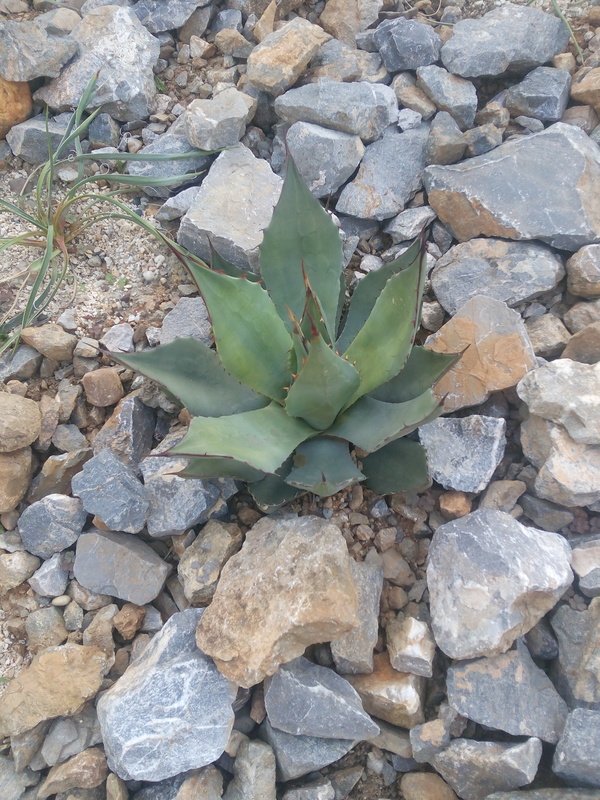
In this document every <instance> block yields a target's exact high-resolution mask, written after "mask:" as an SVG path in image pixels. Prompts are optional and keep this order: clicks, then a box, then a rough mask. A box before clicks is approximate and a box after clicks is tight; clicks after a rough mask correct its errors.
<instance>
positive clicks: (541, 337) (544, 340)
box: [525, 314, 571, 360]
mask: <svg viewBox="0 0 600 800" xmlns="http://www.w3.org/2000/svg"><path fill="white" fill-rule="evenodd" d="M525 325H526V327H527V335H528V336H529V340H530V341H531V344H532V346H533V349H534V351H535V354H536V355H537V356H540V357H541V358H544V359H548V360H553V359H555V358H558V357H559V356H560V355H561V354H562V353H563V351H564V349H565V347H566V345H567V344H568V342H569V340H570V339H571V334H570V333H569V331H568V330H567V329H566V328H565V326H564V325H563V323H562V322H561V321H560V319H559V318H558V317H555V316H554V314H542V316H541V317H529V319H527V320H526V322H525Z"/></svg>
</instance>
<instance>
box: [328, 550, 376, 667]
mask: <svg viewBox="0 0 600 800" xmlns="http://www.w3.org/2000/svg"><path fill="white" fill-rule="evenodd" d="M350 569H351V570H352V575H353V576H354V583H355V584H356V589H357V591H358V608H359V617H360V623H359V625H358V627H357V628H355V629H354V630H353V631H350V633H345V634H344V635H343V636H340V637H339V638H338V639H335V640H334V641H333V642H331V655H332V656H333V660H334V663H335V667H336V669H337V671H338V672H341V673H342V674H350V675H357V674H360V673H369V672H372V671H373V651H374V649H375V645H376V644H377V637H378V633H379V604H380V601H381V592H382V589H383V567H382V566H381V564H380V563H373V562H372V561H371V560H366V561H362V562H360V563H359V562H357V561H352V562H351V563H350Z"/></svg>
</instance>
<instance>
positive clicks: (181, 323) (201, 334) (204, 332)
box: [160, 297, 213, 345]
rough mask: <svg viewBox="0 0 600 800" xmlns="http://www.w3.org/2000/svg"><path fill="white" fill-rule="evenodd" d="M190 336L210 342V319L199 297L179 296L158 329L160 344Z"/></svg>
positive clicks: (208, 343)
mask: <svg viewBox="0 0 600 800" xmlns="http://www.w3.org/2000/svg"><path fill="white" fill-rule="evenodd" d="M190 336H191V337H192V339H198V340H199V341H201V342H204V344H207V345H211V344H212V341H213V340H212V335H211V327H210V319H209V316H208V310H207V308H206V304H205V302H204V300H203V299H202V298H201V297H181V298H180V299H179V300H178V301H177V305H176V306H175V308H174V309H173V310H172V311H169V313H168V314H167V315H166V316H165V318H164V320H163V324H162V328H161V330H160V344H169V343H170V342H173V341H175V339H180V338H182V337H190Z"/></svg>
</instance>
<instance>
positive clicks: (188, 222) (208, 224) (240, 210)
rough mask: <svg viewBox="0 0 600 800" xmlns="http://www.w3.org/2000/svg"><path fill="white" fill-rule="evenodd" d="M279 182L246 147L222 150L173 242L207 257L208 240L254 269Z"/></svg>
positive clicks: (228, 257)
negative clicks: (175, 241)
mask: <svg viewBox="0 0 600 800" xmlns="http://www.w3.org/2000/svg"><path fill="white" fill-rule="evenodd" d="M281 185H282V180H281V178H280V177H279V176H278V175H275V174H274V173H273V172H272V171H271V168H270V167H269V165H268V163H267V162H266V161H263V160H262V159H257V158H255V157H254V156H253V155H252V153H251V152H250V150H248V148H247V147H244V146H243V145H237V146H236V147H232V148H231V149H229V150H225V151H224V152H223V153H221V155H220V156H219V157H218V158H217V160H216V161H215V162H214V164H213V165H212V167H211V168H210V172H209V173H208V175H207V176H206V178H205V179H204V181H203V183H202V186H201V187H200V191H199V192H198V195H197V197H196V199H195V200H194V202H193V203H192V205H191V207H190V209H189V211H188V212H187V214H186V215H185V217H183V219H182V220H181V226H180V228H179V233H178V236H177V241H178V242H179V244H181V245H183V246H184V247H187V248H188V250H191V251H192V252H193V253H195V254H196V255H199V256H200V257H201V258H204V259H210V246H209V240H210V242H212V244H213V246H214V248H215V249H216V250H217V251H218V252H219V253H220V254H221V255H222V256H223V258H225V259H226V260H227V261H229V262H231V263H232V264H235V265H236V266H238V267H241V268H245V269H248V268H251V269H253V270H256V269H257V267H258V246H259V244H260V243H261V241H262V232H263V230H264V228H266V227H267V225H268V223H269V221H270V220H271V216H272V214H273V208H274V207H275V204H276V202H277V200H278V199H279V194H280V192H281ZM232 192H233V194H234V195H235V198H236V202H235V203H232V202H231V197H232Z"/></svg>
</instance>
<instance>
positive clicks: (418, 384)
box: [369, 347, 460, 403]
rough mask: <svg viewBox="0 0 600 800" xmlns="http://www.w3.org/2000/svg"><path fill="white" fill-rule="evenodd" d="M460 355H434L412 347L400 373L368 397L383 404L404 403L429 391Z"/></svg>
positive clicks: (430, 351) (421, 348) (420, 348)
mask: <svg viewBox="0 0 600 800" xmlns="http://www.w3.org/2000/svg"><path fill="white" fill-rule="evenodd" d="M459 358H460V353H457V354H456V355H451V354H450V355H449V354H448V353H436V352H434V351H433V350H428V349H427V348H426V347H413V349H412V350H411V352H410V356H409V357H408V361H407V362H406V366H405V367H404V369H403V370H402V372H400V373H398V375H396V376H395V377H394V378H392V380H391V381H388V382H387V383H384V384H383V385H382V386H378V387H377V389H374V390H373V391H372V392H369V397H374V398H375V400H382V401H383V402H384V403H405V402H406V401H407V400H412V399H413V398H415V397H418V396H419V395H420V394H423V392H424V391H425V390H426V389H429V388H430V387H431V386H433V385H434V384H435V383H437V382H438V381H439V380H440V378H442V377H443V376H444V375H445V374H446V373H447V372H448V370H449V369H452V367H453V366H454V365H455V364H456V362H457V361H458V359H459Z"/></svg>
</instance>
